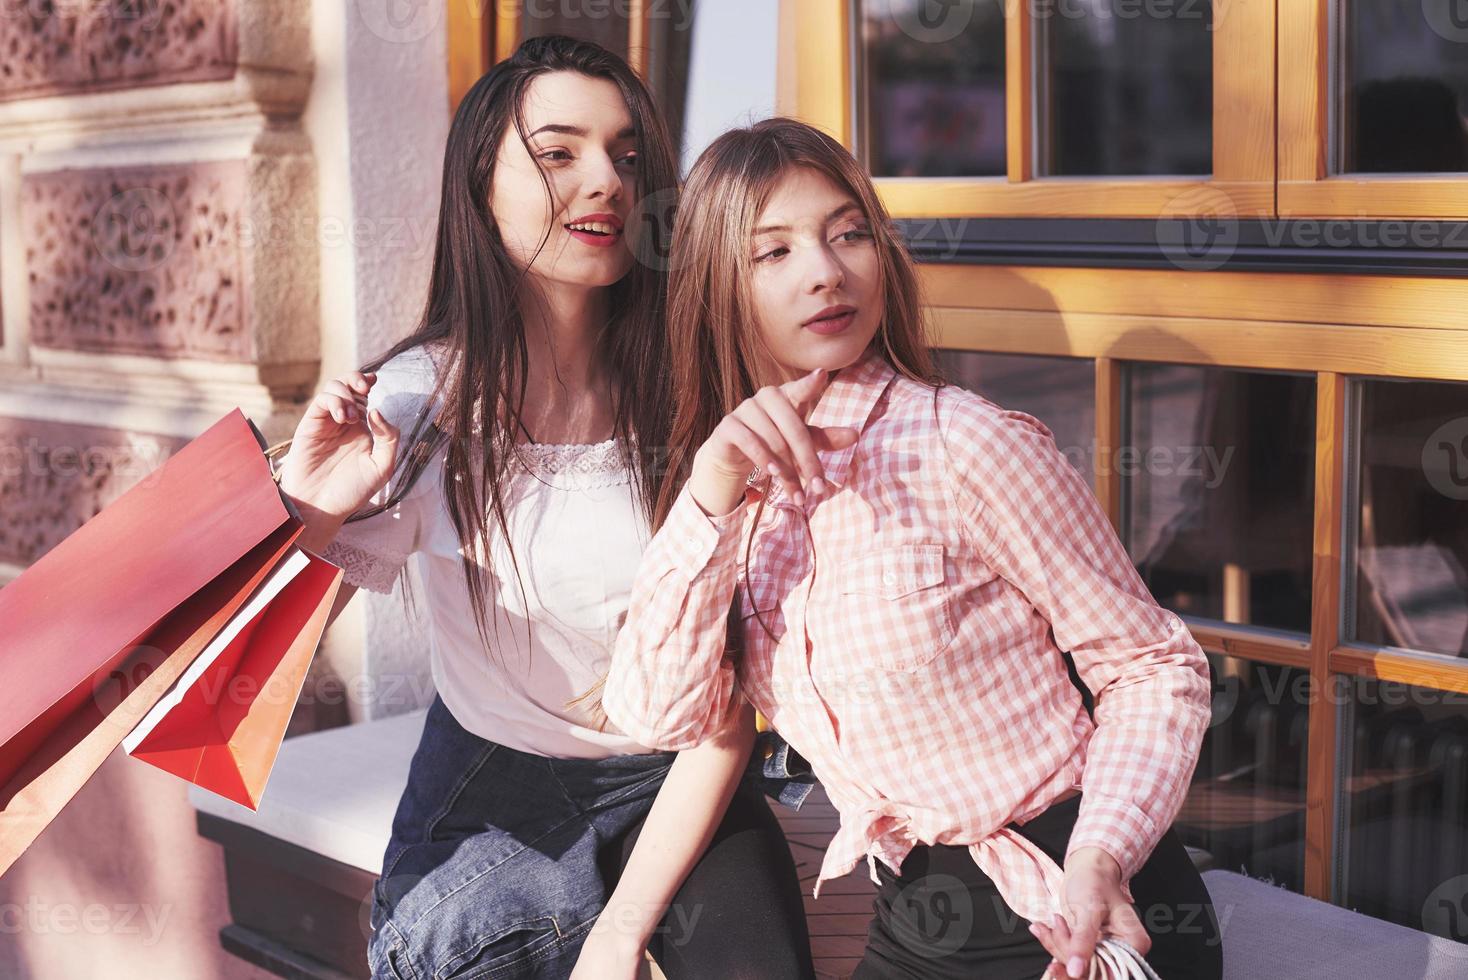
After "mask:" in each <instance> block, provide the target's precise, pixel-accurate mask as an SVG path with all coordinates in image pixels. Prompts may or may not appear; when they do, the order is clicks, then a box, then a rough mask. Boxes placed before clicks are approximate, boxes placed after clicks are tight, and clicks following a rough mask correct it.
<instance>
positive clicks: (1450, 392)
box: [1346, 381, 1468, 657]
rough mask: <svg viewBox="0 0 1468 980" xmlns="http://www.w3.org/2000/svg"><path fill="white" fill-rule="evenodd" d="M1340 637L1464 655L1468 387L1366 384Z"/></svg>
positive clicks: (1467, 630)
mask: <svg viewBox="0 0 1468 980" xmlns="http://www.w3.org/2000/svg"><path fill="white" fill-rule="evenodd" d="M1357 393H1358V400H1359V405H1360V408H1359V416H1358V419H1359V433H1360V436H1359V444H1360V450H1359V460H1360V463H1359V466H1358V467H1357V468H1356V469H1357V472H1356V474H1354V475H1355V476H1356V477H1357V479H1358V481H1359V482H1358V484H1357V496H1356V498H1355V499H1356V503H1355V515H1356V521H1355V525H1356V526H1355V528H1354V536H1353V538H1354V544H1355V549H1354V552H1353V561H1352V565H1353V566H1354V567H1353V572H1354V582H1355V587H1354V590H1353V592H1354V596H1353V600H1354V601H1349V602H1347V605H1346V611H1347V621H1346V637H1347V638H1348V639H1352V640H1355V641H1357V642H1361V643H1369V644H1374V645H1384V646H1396V647H1406V648H1409V649H1414V650H1422V651H1426V652H1430V653H1439V654H1445V655H1447V656H1453V657H1462V656H1468V385H1465V384H1454V383H1449V382H1436V381H1366V382H1361V383H1360V386H1359V388H1358V389H1357Z"/></svg>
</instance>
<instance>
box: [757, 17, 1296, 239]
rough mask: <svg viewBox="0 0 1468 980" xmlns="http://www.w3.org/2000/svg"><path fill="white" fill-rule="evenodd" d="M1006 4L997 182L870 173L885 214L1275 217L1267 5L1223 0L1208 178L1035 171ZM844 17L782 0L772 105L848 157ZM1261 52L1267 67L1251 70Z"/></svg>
mask: <svg viewBox="0 0 1468 980" xmlns="http://www.w3.org/2000/svg"><path fill="white" fill-rule="evenodd" d="M1005 2H1006V8H1007V16H1006V18H1005V66H1006V67H1005V74H1006V84H1005V107H1006V108H1005V130H1006V139H1005V142H1006V154H1007V165H1006V170H1007V175H1006V176H1005V177H973V178H963V179H953V178H930V177H915V178H901V177H883V178H878V179H877V180H876V185H877V189H878V191H879V192H880V193H881V195H882V198H883V201H884V202H885V203H886V205H887V207H888V209H889V210H890V211H891V213H892V215H893V216H894V217H899V218H938V217H941V218H964V217H1075V218H1082V217H1090V218H1156V217H1161V216H1172V217H1184V216H1189V215H1205V214H1206V215H1216V214H1219V213H1220V212H1222V213H1225V214H1228V215H1230V216H1236V217H1240V218H1248V217H1265V216H1271V215H1273V213H1274V181H1275V90H1274V84H1275V81H1274V64H1273V56H1274V43H1273V41H1274V31H1275V2H1276V0H1229V4H1228V16H1227V17H1225V18H1222V19H1221V20H1220V22H1219V23H1218V24H1216V25H1215V29H1214V31H1213V52H1214V65H1213V102H1214V109H1213V132H1214V138H1213V174H1212V175H1211V176H1210V177H1207V178H1191V177H1178V178H1167V177H1151V176H1148V177H1096V178H1093V177H1037V176H1035V124H1034V120H1035V111H1034V108H1035V79H1034V73H1033V65H1034V25H1033V11H1032V9H1031V7H1032V5H1031V4H1030V3H1029V2H1026V0H1005ZM853 13H854V7H853V3H852V0H781V9H780V85H779V98H778V102H777V105H778V109H779V111H780V112H781V113H783V114H785V115H791V116H795V117H797V118H800V119H804V120H806V121H807V122H810V123H812V124H813V125H816V126H819V127H821V128H822V129H824V130H826V131H827V132H829V133H830V134H831V135H833V136H835V137H836V138H837V139H839V140H840V141H841V142H842V143H843V144H844V145H845V146H847V147H848V148H850V149H852V150H853V151H854V150H855V149H856V138H857V133H856V122H855V118H856V112H855V104H856V89H855V86H856V85H857V84H859V79H857V77H856V67H855V63H856V57H855V55H856V43H857V42H856V25H855V23H854V19H853ZM1261 52H1263V53H1265V54H1266V55H1267V61H1268V64H1267V65H1261V64H1260V63H1259V62H1260V53H1261ZM832 67H835V68H836V69H837V70H835V71H832V70H831V69H832ZM1241 134H1244V135H1243V138H1241Z"/></svg>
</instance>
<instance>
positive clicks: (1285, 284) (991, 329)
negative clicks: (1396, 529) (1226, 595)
mask: <svg viewBox="0 0 1468 980" xmlns="http://www.w3.org/2000/svg"><path fill="white" fill-rule="evenodd" d="M919 275H920V279H921V283H922V287H923V291H924V293H925V296H926V300H927V303H928V311H929V314H930V317H931V319H932V323H933V328H934V341H935V345H936V346H938V347H942V348H948V349H953V350H966V351H978V352H984V353H995V354H1028V355H1040V356H1054V357H1086V358H1092V359H1093V360H1094V363H1095V371H1096V447H1097V453H1096V459H1097V462H1098V466H1097V472H1096V475H1095V487H1096V495H1097V497H1098V499H1099V500H1100V501H1101V504H1102V507H1103V508H1104V510H1105V511H1106V513H1107V515H1108V516H1109V517H1110V519H1111V521H1112V523H1113V525H1114V526H1115V527H1116V528H1117V529H1118V531H1120V530H1121V515H1122V506H1123V504H1122V485H1121V477H1120V473H1119V470H1118V468H1117V467H1108V466H1105V465H1102V464H1103V462H1104V460H1107V459H1109V458H1111V457H1112V454H1113V453H1114V452H1115V449H1116V447H1119V446H1120V445H1121V444H1122V432H1123V426H1124V420H1123V418H1122V411H1123V398H1122V386H1123V373H1122V372H1123V368H1124V365H1125V364H1127V363H1135V362H1154V363H1168V364H1190V365H1197V366H1206V367H1223V368H1235V369H1240V370H1289V371H1298V372H1306V373H1309V374H1311V375H1313V376H1314V377H1315V382H1316V435H1315V507H1314V521H1313V528H1312V540H1313V543H1312V570H1311V624H1310V634H1309V636H1308V637H1305V636H1290V635H1283V634H1280V633H1279V632H1278V631H1271V630H1265V629H1261V628H1258V627H1250V626H1245V625H1234V624H1226V623H1218V622H1215V621H1206V620H1197V621H1193V620H1190V621H1189V622H1188V626H1189V628H1190V629H1191V630H1192V632H1193V636H1194V638H1195V639H1197V640H1198V642H1199V644H1200V645H1201V646H1202V647H1203V648H1204V649H1205V650H1207V651H1208V652H1210V653H1217V654H1223V655H1227V656H1231V657H1238V658H1240V659H1243V660H1248V661H1256V662H1260V663H1267V664H1274V665H1278V666H1285V667H1293V668H1296V669H1300V670H1304V671H1308V673H1309V676H1310V685H1311V690H1312V691H1313V692H1314V695H1313V701H1312V703H1311V705H1310V716H1309V735H1308V745H1307V762H1306V784H1305V874H1304V891H1305V893H1306V894H1307V895H1309V896H1311V897H1313V898H1318V899H1321V900H1322V901H1334V900H1339V896H1338V895H1337V894H1336V892H1335V889H1336V887H1337V882H1336V880H1335V868H1336V859H1335V858H1336V851H1337V841H1338V840H1339V835H1340V832H1341V828H1340V827H1339V826H1338V825H1337V816H1336V813H1337V808H1336V803H1337V799H1338V793H1339V782H1340V778H1341V774H1340V771H1339V764H1340V761H1341V760H1340V757H1339V756H1338V754H1337V744H1338V739H1337V730H1338V727H1339V725H1340V723H1341V722H1340V718H1341V705H1342V698H1341V697H1340V696H1339V695H1340V693H1341V691H1342V683H1343V681H1344V680H1345V679H1347V678H1352V677H1371V678H1377V679H1380V680H1384V681H1394V682H1399V683H1404V684H1410V685H1413V686H1417V687H1423V688H1430V689H1434V690H1441V691H1453V692H1459V693H1468V663H1462V662H1458V661H1455V660H1453V659H1451V658H1447V657H1443V656H1440V655H1435V654H1430V653H1416V652H1412V651H1408V650H1398V649H1394V648H1378V647H1368V646H1364V645H1361V644H1355V643H1349V642H1345V641H1343V640H1342V637H1341V628H1342V624H1343V622H1344V617H1343V603H1344V601H1345V598H1344V590H1343V588H1342V576H1343V575H1344V574H1345V573H1346V569H1345V567H1344V562H1345V560H1346V553H1345V548H1344V544H1345V538H1344V535H1345V529H1346V526H1347V521H1346V516H1345V507H1346V506H1347V504H1348V503H1350V501H1348V500H1347V493H1346V488H1347V483H1346V480H1345V469H1344V468H1345V460H1346V457H1347V440H1348V439H1350V438H1354V437H1355V434H1354V433H1352V432H1351V431H1350V430H1349V429H1348V426H1347V424H1346V394H1347V389H1348V387H1349V386H1350V385H1351V384H1352V383H1353V382H1355V381H1356V380H1358V379H1363V378H1397V379H1417V380H1442V381H1460V382H1468V331H1465V330H1464V329H1463V325H1462V323H1461V320H1460V317H1459V315H1458V313H1457V311H1458V310H1461V309H1463V308H1465V304H1468V282H1465V281H1463V280H1456V279H1444V278H1425V277H1424V278H1415V277H1384V276H1351V275H1314V274H1306V273H1249V272H1185V271H1174V270H1160V269H1157V270H1126V271H1124V272H1121V273H1118V271H1117V270H1114V269H1094V268H1055V267H1038V266H1037V267H1024V266H981V265H941V264H927V265H921V266H919ZM1118 275H1122V276H1125V277H1126V280H1127V283H1126V288H1124V289H1119V288H1118V287H1117V277H1118ZM980 297H981V298H982V300H981V302H982V305H977V304H976V302H975V300H976V298H980ZM1283 317H1288V318H1289V319H1283ZM1184 618H1185V619H1187V617H1184Z"/></svg>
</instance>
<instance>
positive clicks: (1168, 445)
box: [1113, 364, 1315, 633]
mask: <svg viewBox="0 0 1468 980" xmlns="http://www.w3.org/2000/svg"><path fill="white" fill-rule="evenodd" d="M1128 375H1129V381H1128V384H1127V392H1128V400H1129V408H1128V411H1127V425H1128V434H1127V438H1126V439H1125V441H1124V445H1123V447H1122V448H1121V450H1120V451H1119V452H1118V453H1117V455H1116V457H1115V460H1114V461H1113V465H1115V466H1117V467H1118V468H1119V469H1120V471H1121V477H1122V481H1123V485H1124V487H1125V491H1124V493H1123V500H1124V501H1125V503H1126V506H1127V519H1126V521H1125V522H1124V524H1125V527H1126V534H1125V540H1126V543H1127V548H1128V550H1129V551H1130V552H1131V555H1132V559H1133V560H1134V561H1135V562H1136V564H1137V569H1138V571H1140V572H1141V574H1142V578H1143V580H1145V581H1146V583H1147V586H1148V588H1150V589H1151V590H1152V594H1153V595H1154V596H1156V598H1157V601H1158V602H1160V603H1161V604H1162V605H1164V606H1166V607H1167V608H1169V609H1173V610H1176V611H1177V612H1179V613H1183V614H1186V615H1192V616H1200V617H1205V618H1208V619H1216V620H1222V621H1224V622H1229V623H1241V624H1249V625H1254V626H1266V627H1272V628H1275V629H1283V630H1292V631H1298V632H1302V633H1303V632H1308V631H1309V629H1310V578H1311V566H1312V541H1311V526H1312V520H1313V515H1314V506H1315V458H1314V451H1315V382H1314V379H1313V378H1310V377H1305V376H1300V375H1290V374H1283V373H1271V372H1262V371H1238V370H1229V369H1222V368H1209V367H1196V366H1190V365H1169V364H1134V365H1131V366H1130V367H1129V368H1128Z"/></svg>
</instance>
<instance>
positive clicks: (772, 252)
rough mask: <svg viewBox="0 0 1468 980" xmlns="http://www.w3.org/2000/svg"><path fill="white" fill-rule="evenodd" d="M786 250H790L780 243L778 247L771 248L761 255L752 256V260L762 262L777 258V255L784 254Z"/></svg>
mask: <svg viewBox="0 0 1468 980" xmlns="http://www.w3.org/2000/svg"><path fill="white" fill-rule="evenodd" d="M788 251H790V250H789V249H788V248H786V247H785V246H784V245H781V246H780V247H779V248H772V249H770V250H769V251H768V252H765V253H763V254H762V255H756V256H755V257H754V260H755V261H756V262H764V261H767V260H769V259H774V258H778V257H779V256H781V255H784V254H785V253H786V252H788Z"/></svg>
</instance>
